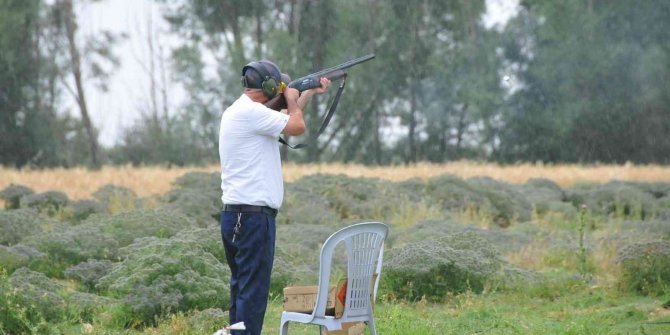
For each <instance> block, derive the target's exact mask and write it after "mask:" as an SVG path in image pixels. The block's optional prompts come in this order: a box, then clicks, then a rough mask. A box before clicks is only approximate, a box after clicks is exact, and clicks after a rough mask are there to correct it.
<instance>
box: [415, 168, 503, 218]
mask: <svg viewBox="0 0 670 335" xmlns="http://www.w3.org/2000/svg"><path fill="white" fill-rule="evenodd" d="M425 192H426V194H427V195H428V196H429V197H430V198H432V199H434V201H435V202H437V203H439V204H440V205H442V207H443V208H445V209H448V210H451V211H456V212H465V211H471V212H475V213H479V212H489V211H490V210H491V208H493V204H491V201H489V199H488V198H487V197H486V196H485V195H483V194H480V193H479V192H477V191H476V190H475V189H474V188H473V187H472V186H471V185H469V184H468V183H466V182H465V181H464V180H463V179H460V178H458V177H456V176H453V175H442V176H439V177H435V178H432V179H430V180H429V181H428V182H427V183H426V190H425Z"/></svg>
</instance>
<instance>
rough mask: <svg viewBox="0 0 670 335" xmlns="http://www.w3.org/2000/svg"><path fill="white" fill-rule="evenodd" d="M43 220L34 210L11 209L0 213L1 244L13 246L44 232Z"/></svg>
mask: <svg viewBox="0 0 670 335" xmlns="http://www.w3.org/2000/svg"><path fill="white" fill-rule="evenodd" d="M40 221H41V218H40V217H39V214H38V213H37V211H35V210H34V209H25V208H22V209H11V210H8V211H2V212H0V244H4V245H13V244H16V243H19V242H20V241H21V240H23V239H24V238H26V237H27V236H30V235H34V234H39V233H41V232H42V227H41V224H40Z"/></svg>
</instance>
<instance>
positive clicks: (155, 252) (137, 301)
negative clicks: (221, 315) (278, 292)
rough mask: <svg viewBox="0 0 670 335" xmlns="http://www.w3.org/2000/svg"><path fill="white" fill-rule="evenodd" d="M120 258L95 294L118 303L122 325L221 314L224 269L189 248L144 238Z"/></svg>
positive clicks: (205, 254)
mask: <svg viewBox="0 0 670 335" xmlns="http://www.w3.org/2000/svg"><path fill="white" fill-rule="evenodd" d="M121 252H122V253H123V254H124V255H125V256H126V258H125V259H124V260H123V261H122V262H120V263H117V264H116V265H115V266H114V268H113V269H112V271H111V272H110V273H109V274H108V275H106V276H104V277H103V278H102V279H100V282H99V284H98V286H97V287H98V288H99V289H101V290H103V291H105V292H108V294H110V295H111V296H113V297H117V298H120V299H121V300H122V302H123V304H124V305H125V306H126V307H127V309H126V310H125V311H126V312H127V314H125V315H122V316H121V317H122V318H124V319H125V320H126V321H127V322H129V323H130V322H134V321H139V322H142V323H153V322H154V320H155V319H154V317H155V316H160V315H165V314H166V313H171V312H178V311H188V310H191V309H194V308H198V309H204V308H224V306H227V303H228V298H229V291H228V290H229V288H228V283H227V281H226V280H225V278H226V277H228V276H229V271H228V268H227V267H226V266H224V265H222V264H221V263H220V262H219V261H218V260H217V259H216V257H214V256H213V255H212V254H210V253H209V252H206V251H204V250H203V249H201V248H198V247H197V246H194V245H193V244H188V243H183V242H180V241H177V240H175V239H159V238H148V239H147V238H145V239H142V240H138V241H136V243H135V244H133V245H130V246H128V247H126V248H124V249H122V250H121Z"/></svg>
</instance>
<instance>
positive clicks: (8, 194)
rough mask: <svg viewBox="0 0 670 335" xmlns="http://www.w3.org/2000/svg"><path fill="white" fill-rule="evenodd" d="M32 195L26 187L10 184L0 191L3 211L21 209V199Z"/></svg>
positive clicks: (30, 190) (31, 191)
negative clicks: (3, 203) (3, 204)
mask: <svg viewBox="0 0 670 335" xmlns="http://www.w3.org/2000/svg"><path fill="white" fill-rule="evenodd" d="M33 193H34V192H33V190H32V189H31V188H29V187H27V186H23V185H15V184H10V185H9V186H7V187H5V188H4V189H3V190H2V191H0V199H2V200H3V201H4V202H5V209H18V208H19V207H21V197H23V196H26V195H30V194H33Z"/></svg>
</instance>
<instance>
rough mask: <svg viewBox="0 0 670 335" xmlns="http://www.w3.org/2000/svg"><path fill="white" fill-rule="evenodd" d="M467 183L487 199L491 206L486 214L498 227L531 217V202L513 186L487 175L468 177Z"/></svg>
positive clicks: (527, 219)
mask: <svg viewBox="0 0 670 335" xmlns="http://www.w3.org/2000/svg"><path fill="white" fill-rule="evenodd" d="M467 183H468V185H470V186H471V187H472V188H473V189H474V190H476V191H477V192H479V193H480V194H483V195H485V196H486V197H487V198H488V199H489V201H490V203H491V204H492V205H493V207H492V208H490V209H489V210H490V212H489V213H488V214H489V215H490V216H491V217H492V219H491V220H492V222H493V223H494V224H495V225H497V226H498V227H503V228H504V227H508V226H509V225H510V224H512V223H513V222H526V221H529V220H530V219H531V215H532V210H533V207H532V205H531V203H530V202H529V201H528V199H526V197H525V196H524V194H523V193H521V192H520V191H518V190H516V189H515V188H514V187H513V186H511V185H509V184H507V183H503V182H500V181H496V180H494V179H492V178H489V177H475V178H470V179H468V180H467Z"/></svg>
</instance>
